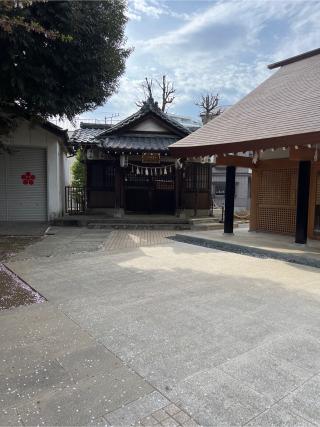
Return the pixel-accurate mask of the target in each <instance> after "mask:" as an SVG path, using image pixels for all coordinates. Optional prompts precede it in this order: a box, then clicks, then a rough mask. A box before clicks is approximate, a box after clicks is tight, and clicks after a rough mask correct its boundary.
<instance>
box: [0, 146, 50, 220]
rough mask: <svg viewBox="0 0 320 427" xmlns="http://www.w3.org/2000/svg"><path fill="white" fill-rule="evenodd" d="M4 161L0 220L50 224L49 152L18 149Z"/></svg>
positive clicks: (1, 178) (6, 155)
mask: <svg viewBox="0 0 320 427" xmlns="http://www.w3.org/2000/svg"><path fill="white" fill-rule="evenodd" d="M0 159H2V160H0V162H2V163H0V165H1V166H3V165H4V167H2V168H1V169H2V172H0V201H1V204H2V207H1V208H0V219H2V220H7V221H47V179H46V178H47V172H46V169H47V168H46V150H44V149H39V148H14V152H13V153H12V154H7V153H6V154H5V155H4V156H3V155H2V156H1V157H0Z"/></svg>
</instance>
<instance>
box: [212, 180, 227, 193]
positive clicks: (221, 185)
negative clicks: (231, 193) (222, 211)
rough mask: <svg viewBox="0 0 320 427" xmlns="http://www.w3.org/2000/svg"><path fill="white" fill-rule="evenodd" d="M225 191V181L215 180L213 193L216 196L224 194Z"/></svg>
mask: <svg viewBox="0 0 320 427" xmlns="http://www.w3.org/2000/svg"><path fill="white" fill-rule="evenodd" d="M225 192H226V183H225V182H216V183H215V184H214V194H215V195H216V196H224V195H225Z"/></svg>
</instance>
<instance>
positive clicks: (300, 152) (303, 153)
mask: <svg viewBox="0 0 320 427" xmlns="http://www.w3.org/2000/svg"><path fill="white" fill-rule="evenodd" d="M314 154H315V149H314V148H309V147H304V146H302V147H298V148H297V149H296V148H295V147H290V149H289V159H290V160H294V161H301V160H311V161H312V160H314Z"/></svg>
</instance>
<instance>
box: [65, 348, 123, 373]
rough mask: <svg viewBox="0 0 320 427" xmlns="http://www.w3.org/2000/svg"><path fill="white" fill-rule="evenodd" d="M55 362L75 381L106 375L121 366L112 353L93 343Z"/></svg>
mask: <svg viewBox="0 0 320 427" xmlns="http://www.w3.org/2000/svg"><path fill="white" fill-rule="evenodd" d="M57 360H58V362H59V363H60V365H61V366H62V367H63V368H64V369H65V370H66V371H68V372H69V374H70V375H71V376H72V377H73V378H74V379H75V380H76V381H78V380H79V379H82V378H85V377H93V376H99V375H108V373H110V372H112V371H114V370H116V369H118V368H120V367H121V366H122V362H121V361H120V360H119V359H118V358H117V357H116V356H115V355H114V354H113V353H111V352H110V351H108V350H107V349H106V348H105V347H103V346H101V345H99V344H95V343H94V344H91V346H90V347H85V348H80V349H79V350H75V351H72V352H70V353H68V354H64V355H61V356H59V357H58V358H57Z"/></svg>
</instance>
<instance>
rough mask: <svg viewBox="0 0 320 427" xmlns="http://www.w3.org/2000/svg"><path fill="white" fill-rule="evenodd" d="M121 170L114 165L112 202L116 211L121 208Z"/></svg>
mask: <svg viewBox="0 0 320 427" xmlns="http://www.w3.org/2000/svg"><path fill="white" fill-rule="evenodd" d="M121 181H122V180H121V170H120V166H118V165H116V167H115V185H114V192H115V194H114V201H115V208H116V209H120V207H121V192H122V188H121V184H122V182H121Z"/></svg>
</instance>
